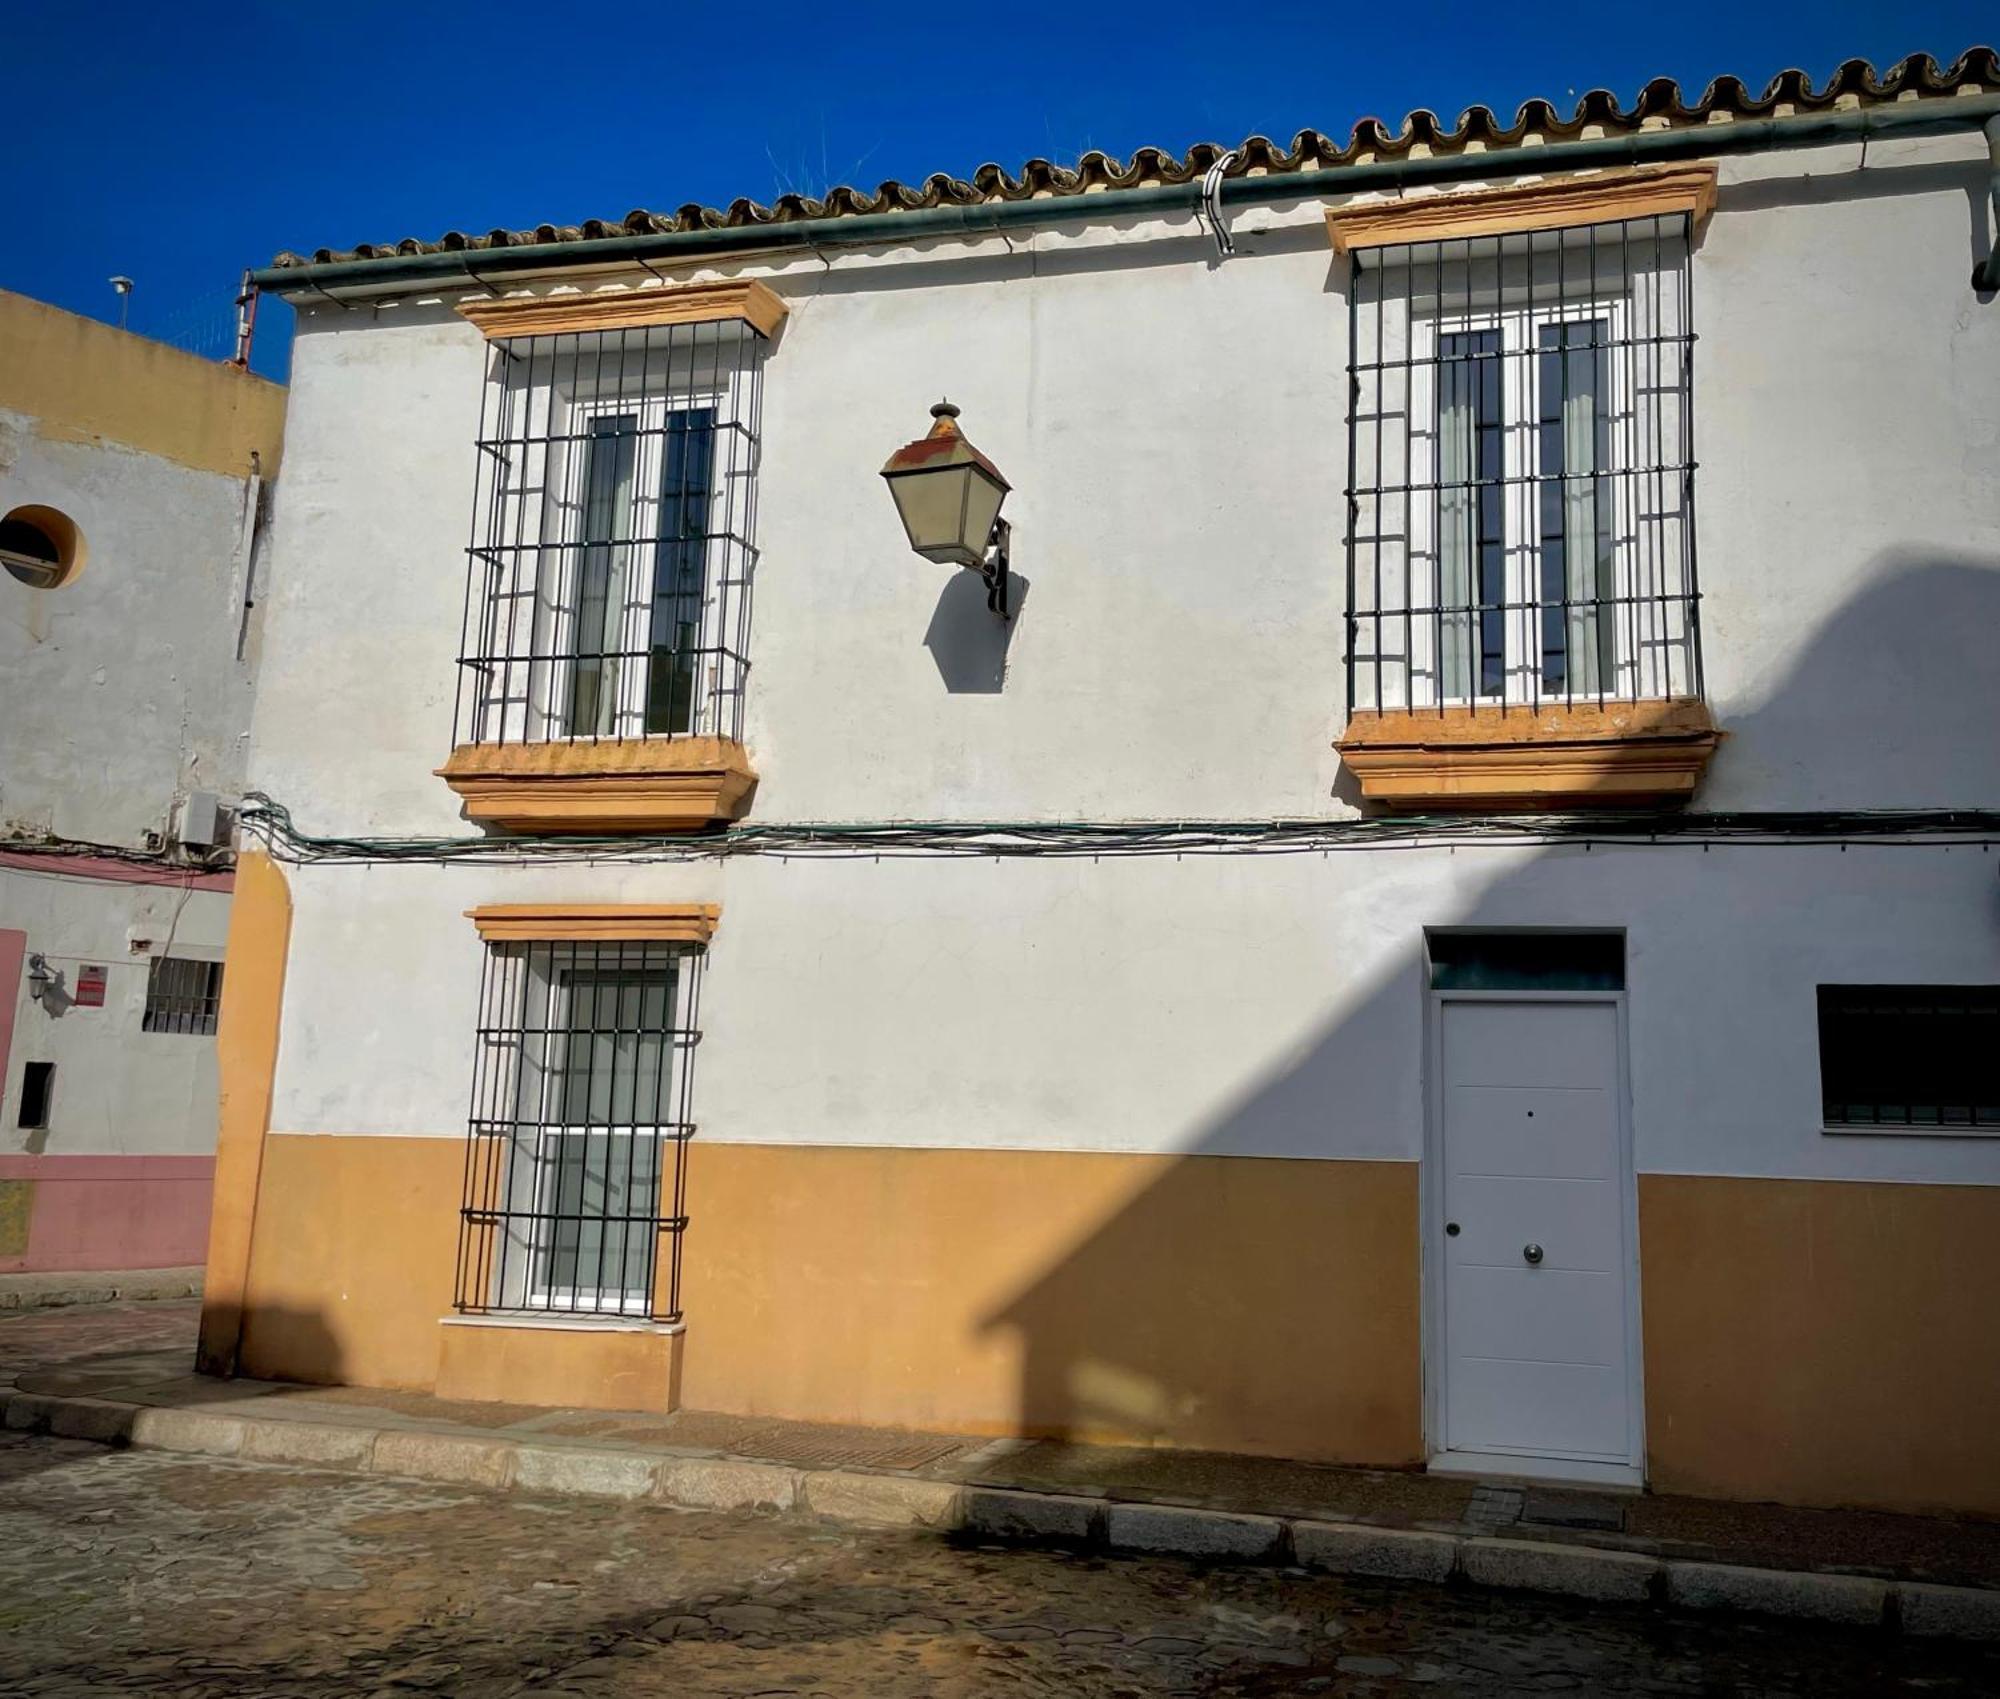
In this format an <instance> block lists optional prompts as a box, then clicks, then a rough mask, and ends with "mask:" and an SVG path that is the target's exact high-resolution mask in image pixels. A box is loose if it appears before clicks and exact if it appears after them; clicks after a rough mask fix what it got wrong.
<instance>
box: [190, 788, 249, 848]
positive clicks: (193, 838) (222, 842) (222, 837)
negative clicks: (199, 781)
mask: <svg viewBox="0 0 2000 1699" xmlns="http://www.w3.org/2000/svg"><path fill="white" fill-rule="evenodd" d="M235 826H236V817H235V815H234V814H233V813H232V812H231V810H230V808H229V805H228V804H227V803H226V802H225V801H224V800H223V799H222V798H221V797H219V796H217V795H216V794H215V792H214V791H194V792H191V793H190V794H189V796H188V799H187V801H186V802H184V803H182V804H181V818H180V831H179V834H178V835H179V838H180V841H181V842H182V843H183V844H185V845H187V847H188V848H189V849H227V848H228V847H229V839H230V834H231V833H232V832H233V831H234V830H235Z"/></svg>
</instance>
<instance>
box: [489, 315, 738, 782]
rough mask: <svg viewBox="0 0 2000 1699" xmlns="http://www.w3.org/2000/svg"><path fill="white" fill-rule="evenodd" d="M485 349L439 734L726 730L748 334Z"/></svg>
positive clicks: (533, 338)
mask: <svg viewBox="0 0 2000 1699" xmlns="http://www.w3.org/2000/svg"><path fill="white" fill-rule="evenodd" d="M488 346H489V348H490V350H491V352H490V355H489V359H490V367H489V371H488V375H487V381H486V385H485V389H484V394H483V400H482V406H481V416H480V428H479V441H478V479H477V490H476V505H475V508H474V516H473V526H472V542H471V546H470V549H469V551H468V553H469V557H470V569H469V571H468V574H467V582H466V597H465V620H464V638H463V641H462V645H461V653H460V661H459V691H458V705H457V720H456V739H455V741H457V742H459V743H468V742H469V743H476V744H499V743H520V742H529V743H544V742H552V741H573V740H579V739H607V738H608V739H624V738H639V737H676V736H707V737H723V738H732V739H740V738H741V736H742V719H743V692H744V685H745V681H746V677H747V674H748V672H749V665H750V663H749V656H748V643H749V624H750V586H751V580H752V578H753V576H754V575H755V571H756V563H757V551H756V547H755V543H754V537H755V534H756V523H755V522H756V506H757V461H758V449H759V431H760V419H761V415H762V407H763V356H764V348H765V339H764V337H763V336H762V335H761V334H759V333H758V332H757V331H756V330H755V329H754V328H753V327H752V326H751V325H749V324H748V323H746V322H743V321H741V320H727V321H721V322H709V323H698V324H664V325H648V326H639V327H627V328H622V329H616V330H598V331H576V332H564V333H561V334H549V335H528V336H511V337H499V338H496V339H494V340H492V341H491V342H490V343H489V344H488Z"/></svg>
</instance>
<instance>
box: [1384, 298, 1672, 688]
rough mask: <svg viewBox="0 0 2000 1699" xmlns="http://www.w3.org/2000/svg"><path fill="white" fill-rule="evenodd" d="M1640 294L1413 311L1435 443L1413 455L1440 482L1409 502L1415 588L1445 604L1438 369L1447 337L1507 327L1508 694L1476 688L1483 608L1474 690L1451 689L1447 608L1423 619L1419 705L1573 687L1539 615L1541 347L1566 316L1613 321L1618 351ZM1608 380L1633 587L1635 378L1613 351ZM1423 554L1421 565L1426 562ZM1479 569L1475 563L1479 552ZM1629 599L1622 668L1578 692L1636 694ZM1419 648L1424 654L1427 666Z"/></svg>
mask: <svg viewBox="0 0 2000 1699" xmlns="http://www.w3.org/2000/svg"><path fill="white" fill-rule="evenodd" d="M1632 318H1633V314H1632V303H1631V297H1630V292H1629V290H1619V291H1617V292H1615V293H1605V294H1601V295H1599V296H1597V297H1596V298H1594V299H1592V300H1589V301H1570V302H1565V303H1560V304H1556V303H1551V304H1550V305H1548V306H1546V307H1533V306H1520V307H1509V308H1506V309H1505V310H1501V309H1499V308H1495V307H1477V306H1475V307H1468V308H1457V309H1450V310H1439V309H1438V308H1436V307H1434V306H1433V307H1430V308H1427V309H1425V310H1423V311H1421V312H1413V313H1412V314H1411V316H1410V330H1409V335H1410V361H1411V394H1410V398H1409V401H1410V408H1411V411H1412V413H1413V415H1414V416H1416V417H1419V418H1422V419H1424V420H1425V421H1426V424H1425V426H1424V428H1423V430H1422V432H1421V433H1420V434H1418V433H1413V435H1412V442H1413V445H1414V443H1415V442H1417V441H1423V442H1427V443H1428V444H1429V445H1430V447H1429V452H1428V453H1427V454H1426V455H1424V456H1423V457H1422V458H1421V459H1419V458H1417V457H1416V455H1415V451H1414V447H1413V457H1412V464H1413V471H1414V473H1415V475H1416V477H1417V478H1418V479H1419V480H1421V481H1423V482H1425V483H1427V484H1428V485H1430V486H1432V488H1431V490H1430V499H1429V500H1426V501H1423V502H1421V503H1419V502H1412V503H1411V511H1410V564H1411V566H1412V567H1413V568H1415V569H1416V570H1413V571H1411V572H1410V574H1409V585H1410V587H1413V588H1416V589H1417V592H1418V593H1419V594H1421V595H1422V596H1423V597H1424V598H1425V603H1426V605H1428V606H1431V607H1441V606H1442V605H1443V596H1444V551H1443V537H1442V535H1441V533H1440V529H1439V509H1440V507H1441V504H1442V499H1443V457H1444V445H1443V442H1442V437H1441V432H1440V430H1439V428H1438V423H1439V420H1440V414H1439V409H1438V394H1437V385H1438V374H1439V372H1440V370H1441V367H1440V364H1439V361H1440V347H1441V340H1442V338H1443V337H1445V336H1453V335H1471V334H1475V333H1478V332H1481V331H1498V332H1499V333H1500V355H1499V359H1500V442H1501V479H1502V484H1501V499H1502V508H1501V560H1502V579H1501V582H1502V586H1503V591H1502V599H1503V600H1504V601H1505V602H1507V603H1510V604H1514V605H1513V606H1510V607H1509V608H1508V609H1507V611H1506V612H1505V613H1504V614H1503V615H1502V620H1501V644H1502V650H1501V655H1502V658H1501V669H1500V677H1501V689H1500V690H1499V692H1498V693H1495V694H1487V693H1484V692H1482V691H1481V690H1479V689H1478V688H1477V675H1478V674H1479V672H1480V669H1481V658H1480V656H1479V654H1478V652H1477V648H1476V645H1477V643H1478V639H1479V627H1478V619H1479V616H1478V614H1477V612H1476V611H1475V612H1474V613H1473V615H1472V620H1473V625H1472V637H1473V641H1474V644H1475V651H1474V654H1473V657H1472V662H1471V671H1472V674H1473V675H1474V680H1475V685H1474V689H1473V691H1472V692H1471V693H1470V694H1465V693H1461V692H1458V691H1447V690H1445V689H1444V684H1445V680H1444V676H1443V675H1444V671H1445V665H1444V654H1443V652H1442V650H1441V647H1440V639H1441V638H1442V633H1443V624H1442V619H1443V617H1444V616H1432V617H1435V618H1437V619H1438V626H1437V629H1436V631H1435V632H1424V633H1422V635H1421V637H1419V636H1418V635H1417V633H1416V632H1415V631H1414V630H1413V632H1412V649H1413V651H1415V653H1414V654H1413V656H1412V671H1413V677H1415V678H1422V679H1427V680H1428V681H1429V682H1430V689H1429V691H1428V692H1427V693H1426V696H1427V700H1422V701H1421V702H1420V704H1419V705H1421V706H1440V705H1441V706H1444V707H1455V708H1476V707H1496V706H1520V705H1526V704H1529V703H1535V702H1543V703H1546V702H1549V701H1561V700H1563V699H1564V698H1565V697H1566V696H1567V695H1568V694H1569V692H1568V691H1567V690H1554V691H1552V690H1549V689H1547V688H1545V687H1543V686H1542V684H1541V665H1542V650H1541V620H1542V615H1543V612H1544V604H1543V603H1542V601H1541V568H1542V545H1541V514H1540V511H1539V508H1540V496H1541V488H1542V486H1541V485H1540V484H1539V483H1537V482H1534V481H1533V479H1534V478H1535V476H1536V474H1537V473H1538V471H1539V456H1540V438H1541V364H1542V360H1541V357H1542V355H1543V353H1544V352H1545V350H1543V349H1542V347H1541V346H1540V342H1541V334H1542V331H1543V330H1544V329H1545V328H1547V327H1550V326H1555V325H1563V324H1589V323H1592V322H1594V321H1603V323H1604V325H1605V333H1606V341H1607V343H1608V344H1610V346H1611V348H1612V350H1613V351H1614V352H1615V350H1616V349H1617V348H1618V347H1620V346H1622V345H1623V344H1624V343H1625V342H1626V340H1627V339H1628V338H1629V337H1630V335H1631V334H1632ZM1605 366H1606V369H1607V375H1608V382H1607V385H1606V390H1607V397H1606V399H1607V403H1608V406H1607V414H1608V418H1609V421H1610V423H1609V429H1610V432H1611V441H1612V443H1613V445H1614V447H1613V452H1612V454H1611V456H1610V459H1611V461H1612V465H1611V466H1609V467H1606V468H1604V469H1603V471H1602V472H1601V474H1599V475H1601V476H1603V477H1605V478H1607V479H1608V480H1609V481H1610V485H1611V500H1612V552H1611V573H1612V577H1611V582H1612V587H1613V594H1614V596H1628V595H1631V594H1633V593H1634V592H1633V590H1632V585H1633V583H1634V581H1635V580H1634V557H1635V552H1636V542H1637V527H1636V524H1635V521H1634V516H1633V513H1632V502H1631V494H1630V491H1629V489H1628V487H1627V486H1628V485H1629V483H1630V481H1631V480H1630V478H1629V477H1628V476H1626V475H1625V473H1624V472H1623V471H1621V470H1620V469H1619V462H1620V460H1621V458H1626V457H1621V456H1620V455H1619V454H1618V452H1617V450H1616V446H1615V445H1616V444H1617V443H1618V441H1619V440H1620V437H1619V433H1620V432H1621V431H1623V432H1625V433H1626V436H1625V439H1624V440H1626V441H1627V442H1628V443H1629V442H1631V441H1632V440H1634V439H1633V435H1632V433H1634V432H1635V431H1636V429H1637V421H1636V415H1635V413H1634V410H1633V399H1634V398H1633V396H1632V394H1631V384H1630V382H1629V381H1628V379H1627V376H1626V373H1625V371H1624V368H1623V364H1622V362H1620V361H1619V360H1617V359H1615V358H1609V357H1607V359H1606V361H1605ZM1419 563H1421V564H1419ZM1474 572H1475V574H1476V572H1477V563H1476V562H1475V563H1474ZM1620 605H1621V604H1618V603H1615V602H1614V604H1613V606H1612V607H1611V609H1609V610H1608V611H1607V612H1606V614H1605V615H1604V616H1603V617H1608V618H1610V619H1611V622H1612V676H1611V677H1610V678H1609V679H1606V680H1601V681H1600V682H1599V684H1598V685H1596V686H1593V687H1592V688H1591V689H1590V690H1588V691H1583V690H1578V691H1576V692H1575V696H1576V699H1577V700H1581V701H1587V700H1590V699H1592V698H1595V697H1596V696H1597V695H1598V694H1599V693H1600V690H1601V692H1602V694H1603V695H1604V696H1606V697H1607V698H1612V699H1617V698H1620V697H1622V696H1624V695H1626V694H1628V693H1629V690H1630V687H1631V685H1632V682H1633V680H1634V678H1635V676H1636V667H1635V660H1634V657H1633V655H1632V654H1631V652H1630V651H1631V644H1630V641H1629V638H1628V635H1627V633H1626V631H1625V630H1624V628H1623V627H1622V626H1621V624H1620V622H1619V620H1618V618H1617V611H1618V607H1619V606H1620ZM1419 657H1421V661H1422V665H1417V664H1416V662H1417V660H1418V658H1419Z"/></svg>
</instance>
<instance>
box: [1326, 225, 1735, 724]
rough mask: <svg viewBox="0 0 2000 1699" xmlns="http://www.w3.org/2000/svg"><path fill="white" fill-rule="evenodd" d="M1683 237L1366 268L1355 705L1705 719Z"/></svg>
mask: <svg viewBox="0 0 2000 1699" xmlns="http://www.w3.org/2000/svg"><path fill="white" fill-rule="evenodd" d="M1688 242H1689V222H1688V219H1687V217H1686V215H1685V214H1678V215H1674V216H1668V217H1649V218H1639V219H1628V220H1624V221H1621V222H1615V223H1608V224H1598V225H1591V226H1587V227H1584V228H1581V229H1572V230H1544V231H1534V232H1522V233H1514V234H1508V235H1500V236H1474V237H1459V238H1453V239H1447V240H1440V241H1433V242H1420V243H1404V244H1400V245H1395V246H1389V247H1382V248H1376V249H1366V250H1361V251H1359V252H1357V254H1356V256H1355V270H1354V276H1353V282H1352V285H1351V288H1350V291H1349V296H1348V303H1349V328H1350V349H1351V366H1350V385H1349V396H1350V404H1351V412H1350V431H1349V437H1348V453H1349V457H1350V459H1349V467H1348V491H1347V495H1348V527H1349V528H1348V601H1347V605H1348V657H1347V658H1348V706H1349V709H1350V710H1351V711H1352V710H1357V709H1358V710H1364V711H1367V710H1377V711H1394V710H1407V709H1440V708H1444V707H1448V706H1458V707H1480V706H1494V707H1505V706H1507V705H1509V704H1516V703H1518V704H1523V705H1531V706H1540V705H1542V704H1546V703H1552V702H1560V703H1564V704H1575V703H1592V702H1595V703H1603V702H1607V701H1614V700H1615V701H1640V700H1653V699H1669V698H1677V697H1689V696H1697V697H1698V696H1699V695H1700V694H1701V688H1702V685H1701V655H1700V646H1699V634H1698V630H1697V624H1696V606H1697V594H1696V589H1695V554H1694V448H1693V426H1694V421H1693V405H1692V404H1693V387H1692V384H1693V379H1692V362H1693V352H1694V324H1693V295H1692V286H1691V280H1690V272H1689V265H1688Z"/></svg>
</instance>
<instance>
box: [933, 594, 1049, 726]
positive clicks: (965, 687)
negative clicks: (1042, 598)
mask: <svg viewBox="0 0 2000 1699" xmlns="http://www.w3.org/2000/svg"><path fill="white" fill-rule="evenodd" d="M1028 589H1029V581H1028V579H1027V578H1026V577H1025V576H1024V575H1023V574H1021V573H1018V572H1010V573H1009V574H1008V578H1007V605H1008V607H1009V609H1010V610H1011V612H1010V617H1009V618H1006V619H1002V618H1001V617H1000V616H999V615H998V614H997V613H995V612H994V611H993V610H992V609H991V608H989V607H988V606H987V605H986V581H985V579H983V578H981V577H980V575H979V574H978V573H976V572H969V571H966V570H965V569H964V568H962V567H961V568H957V569H955V570H954V571H953V572H952V575H951V576H950V577H949V578H948V579H946V580H945V586H944V588H943V589H942V590H941V591H939V592H938V599H937V606H936V607H935V608H934V609H932V611H931V623H930V627H929V629H928V630H926V631H925V633H924V647H925V648H926V649H928V650H929V651H930V652H931V659H932V661H934V662H935V663H936V664H937V670H938V677H939V678H940V679H942V680H943V681H944V687H945V689H946V690H947V691H949V692H950V693H951V694H952V695H953V696H998V695H999V694H1000V692H1001V691H1002V690H1003V689H1004V688H1005V687H1006V683H1007V651H1008V649H1009V648H1010V647H1011V646H1012V644H1013V641H1014V628H1015V627H1016V626H1017V625H1019V624H1020V623H1021V613H1022V610H1023V609H1024V608H1026V606H1027V604H1028Z"/></svg>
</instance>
